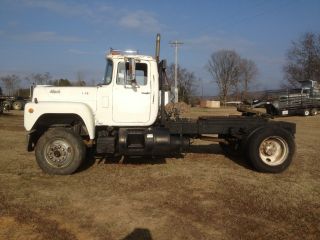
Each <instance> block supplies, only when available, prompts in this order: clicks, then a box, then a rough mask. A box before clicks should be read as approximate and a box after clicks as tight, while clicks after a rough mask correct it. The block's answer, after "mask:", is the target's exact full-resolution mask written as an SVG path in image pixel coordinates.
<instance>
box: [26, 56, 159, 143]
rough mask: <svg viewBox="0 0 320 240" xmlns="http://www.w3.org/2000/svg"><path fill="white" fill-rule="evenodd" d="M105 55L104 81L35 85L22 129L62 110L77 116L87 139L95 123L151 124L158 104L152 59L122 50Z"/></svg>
mask: <svg viewBox="0 0 320 240" xmlns="http://www.w3.org/2000/svg"><path fill="white" fill-rule="evenodd" d="M106 59H107V66H106V72H105V77H104V82H103V84H100V85H98V86H95V87H59V86H48V85H43V86H41V85H39V86H36V87H35V88H34V91H33V97H32V102H31V103H28V104H27V105H26V107H25V114H26V117H25V122H24V125H25V128H26V130H28V131H30V130H32V128H33V127H34V125H35V123H36V122H37V120H38V119H39V118H40V117H41V116H42V115H43V114H57V115H59V114H64V113H74V114H77V115H78V116H80V117H81V118H82V120H83V121H84V123H85V124H86V127H87V129H88V132H89V135H90V138H91V139H93V138H94V136H95V134H94V129H95V126H150V125H152V124H153V123H154V122H155V120H156V118H157V115H158V108H159V102H158V101H159V91H158V89H159V81H158V70H157V63H156V61H155V59H154V58H152V57H150V56H143V55H123V54H116V55H115V54H108V55H107V56H106ZM129 59H133V60H134V62H135V82H134V83H132V82H129V81H128V80H127V79H128V68H129V64H128V60H129ZM55 103H56V104H55ZM31 108H32V110H30V109H31ZM81 109H86V110H81ZM88 119H91V120H88ZM88 124H89V125H88Z"/></svg>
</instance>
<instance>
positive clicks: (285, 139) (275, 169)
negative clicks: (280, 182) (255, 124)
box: [247, 127, 295, 173]
mask: <svg viewBox="0 0 320 240" xmlns="http://www.w3.org/2000/svg"><path fill="white" fill-rule="evenodd" d="M247 151H248V157H249V159H250V161H251V163H252V165H253V167H254V168H255V169H256V170H258V171H259V172H268V173H279V172H282V171H284V170H285V169H287V168H288V167H289V165H290V164H291V162H292V159H293V156H294V153H295V143H294V140H293V136H292V135H291V134H290V133H289V132H288V131H286V130H285V129H282V128H273V127H266V128H262V129H260V130H258V131H256V132H255V133H254V134H253V135H252V136H251V137H250V139H249V144H248V147H247Z"/></svg>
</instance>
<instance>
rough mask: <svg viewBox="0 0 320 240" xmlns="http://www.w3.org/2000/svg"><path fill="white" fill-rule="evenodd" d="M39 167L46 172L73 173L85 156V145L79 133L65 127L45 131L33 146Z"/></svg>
mask: <svg viewBox="0 0 320 240" xmlns="http://www.w3.org/2000/svg"><path fill="white" fill-rule="evenodd" d="M35 154H36V160H37V163H38V165H39V167H40V168H41V169H42V170H43V171H44V172H45V173H48V174H57V175H68V174H72V173H74V172H75V171H76V170H77V169H78V168H79V166H80V165H81V163H82V162H83V161H84V159H85V156H86V147H85V145H84V143H83V141H82V139H81V137H80V136H79V135H77V134H76V133H74V132H73V131H71V130H70V129H66V128H55V129H50V130H48V131H47V132H45V133H44V134H43V135H42V136H41V137H40V139H39V141H38V142H37V145H36V148H35Z"/></svg>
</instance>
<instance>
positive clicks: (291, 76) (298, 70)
mask: <svg viewBox="0 0 320 240" xmlns="http://www.w3.org/2000/svg"><path fill="white" fill-rule="evenodd" d="M284 72H285V79H286V81H287V85H289V86H291V87H298V86H299V85H300V84H299V82H301V81H306V80H314V81H317V82H318V83H320V34H318V35H316V34H314V33H311V32H309V33H305V34H304V35H303V36H302V37H301V38H300V39H299V40H298V41H296V42H292V46H291V48H290V49H289V50H288V52H287V63H286V64H285V66H284Z"/></svg>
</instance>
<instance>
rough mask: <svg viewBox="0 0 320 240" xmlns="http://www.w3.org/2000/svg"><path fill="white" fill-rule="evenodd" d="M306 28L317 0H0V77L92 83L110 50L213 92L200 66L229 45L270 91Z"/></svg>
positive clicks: (319, 28) (319, 7)
mask: <svg viewBox="0 0 320 240" xmlns="http://www.w3.org/2000/svg"><path fill="white" fill-rule="evenodd" d="M306 32H315V33H320V0H255V1H253V0H251V1H249V0H198V1H191V0H190V1H189V0H184V1H172V0H171V1H168V0H161V1H152V0H149V1H147V0H145V1H143V0H135V1H125V0H122V1H106V0H105V1H103V0H100V1H99V0H91V1H82V0H78V1H74V0H66V1H59V0H39V1H38V0H0V76H3V75H6V74H18V75H20V76H21V78H23V77H24V76H27V75H29V74H31V73H45V72H49V73H50V74H51V76H53V78H68V79H70V80H76V79H77V76H78V75H79V74H81V75H82V76H83V77H84V78H85V79H86V81H87V82H88V83H89V84H90V83H93V82H94V83H99V82H101V80H102V78H103V73H104V68H105V54H106V53H107V52H108V51H109V49H110V48H114V49H135V50H138V51H139V53H141V54H145V55H154V52H155V50H154V47H155V36H156V33H160V34H161V54H160V55H161V56H160V57H161V58H165V59H167V61H168V63H173V62H174V48H173V47H172V46H171V45H170V44H169V43H170V41H174V40H179V41H181V42H183V43H184V44H183V45H182V46H181V47H180V48H179V54H178V62H179V65H180V66H181V67H183V68H186V69H188V70H189V71H192V72H194V73H195V75H196V76H197V78H200V79H201V83H200V82H199V88H198V89H199V91H201V90H200V89H202V88H203V89H204V95H208V96H210V95H216V94H217V93H218V90H217V86H216V84H215V83H214V82H213V80H212V78H211V76H210V75H209V73H208V71H207V70H206V65H207V63H208V60H209V58H210V55H211V54H212V53H214V52H215V51H219V50H222V49H230V50H235V51H236V52H238V53H239V54H240V56H241V57H243V58H248V59H251V60H253V61H254V62H255V63H256V65H257V67H258V70H259V75H258V76H257V79H256V80H257V81H256V84H254V86H253V87H252V88H253V89H252V90H256V89H257V90H258V89H259V90H262V89H276V88H278V87H279V86H280V83H281V81H283V75H284V74H283V70H282V69H283V65H284V64H285V62H286V52H287V51H288V49H289V48H290V47H291V46H292V41H297V40H299V38H300V37H301V36H302V35H303V34H304V33H306Z"/></svg>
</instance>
